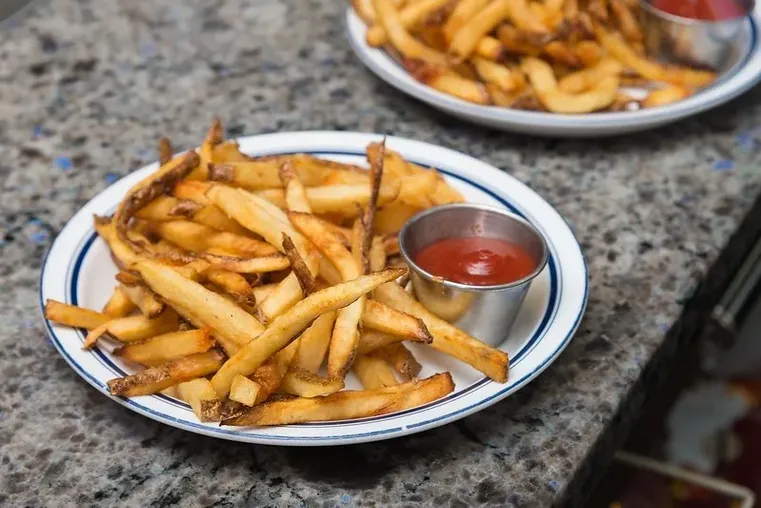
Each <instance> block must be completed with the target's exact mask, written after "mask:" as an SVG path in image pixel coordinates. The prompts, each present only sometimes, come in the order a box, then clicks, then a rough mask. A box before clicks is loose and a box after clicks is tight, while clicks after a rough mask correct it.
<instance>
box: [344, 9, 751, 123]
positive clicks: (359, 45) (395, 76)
mask: <svg viewBox="0 0 761 508" xmlns="http://www.w3.org/2000/svg"><path fill="white" fill-rule="evenodd" d="M760 20H761V2H759V3H757V5H756V8H755V10H754V11H753V14H752V16H750V17H748V19H747V20H746V21H745V24H744V25H743V29H742V32H741V33H740V34H739V35H738V36H737V40H736V50H735V54H733V55H732V56H731V58H730V65H729V68H728V69H727V70H726V71H725V72H724V73H723V74H722V76H721V77H720V78H719V79H718V80H717V81H716V83H714V84H713V85H712V86H710V87H708V88H706V89H705V90H702V91H700V92H698V93H697V94H695V95H694V96H692V97H690V98H688V99H685V100H683V101H679V102H677V103H674V104H669V105H667V106H662V107H658V108H650V109H643V110H638V111H625V112H617V113H591V114H585V115H560V114H556V113H544V112H536V111H521V110H517V109H509V108H501V107H496V106H480V105H477V104H472V103H470V102H466V101H464V100H461V99H458V98H456V97H452V96H451V95H447V94H444V93H442V92H439V91H437V90H434V89H433V88H430V87H429V86H426V85H424V84H422V83H420V82H418V81H416V80H415V79H414V78H412V76H410V75H409V74H408V73H407V71H406V70H405V69H404V68H402V67H401V66H400V65H399V64H398V63H397V62H396V61H395V60H394V59H393V58H391V57H390V56H389V55H388V53H386V52H385V51H384V50H383V49H377V48H372V47H370V46H368V45H367V42H366V40H365V33H366V32H367V27H366V25H365V23H364V22H363V21H362V20H361V19H360V18H359V16H357V15H356V13H355V12H354V11H353V9H351V8H349V9H347V11H346V33H347V37H348V38H349V42H350V43H351V47H352V49H353V50H354V52H355V53H356V54H357V56H358V57H359V58H360V60H362V62H363V63H364V64H365V65H366V66H367V67H369V68H370V70H371V71H373V72H374V73H375V74H377V75H378V76H379V77H380V78H381V79H383V80H384V81H386V82H387V83H388V84H390V85H391V86H393V87H395V88H398V89H399V90H401V91H402V92H404V93H406V94H408V95H411V96H413V97H415V98H416V99H418V100H421V101H423V102H425V103H427V104H429V105H431V106H433V107H435V108H437V109H440V110H442V111H445V112H447V113H449V114H451V115H454V116H456V117H458V118H461V119H463V120H468V121H470V122H474V123H477V124H482V125H486V126H489V127H494V128H496V129H501V130H506V131H511V132H519V133H523V134H534V135H539V136H559V137H599V136H611V135H616V134H625V133H628V132H636V131H641V130H645V129H651V128H653V127H658V126H661V125H665V124H668V123H671V122H675V121H677V120H680V119H682V118H685V117H688V116H692V115H695V114H697V113H700V112H701V111H706V110H708V109H711V108H713V107H716V106H718V105H719V104H723V103H725V102H727V101H729V100H731V99H733V98H735V97H737V96H738V95H740V94H742V93H743V92H745V91H747V90H748V89H750V88H751V87H752V86H753V85H755V84H756V83H757V82H758V81H759V79H761V48H759V41H758V37H757V32H758V26H759V21H760Z"/></svg>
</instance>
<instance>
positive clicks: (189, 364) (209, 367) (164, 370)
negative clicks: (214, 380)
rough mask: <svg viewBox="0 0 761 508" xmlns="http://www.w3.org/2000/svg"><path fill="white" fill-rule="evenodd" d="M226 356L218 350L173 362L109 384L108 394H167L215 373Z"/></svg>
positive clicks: (124, 395) (112, 380)
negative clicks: (167, 391) (187, 382)
mask: <svg viewBox="0 0 761 508" xmlns="http://www.w3.org/2000/svg"><path fill="white" fill-rule="evenodd" d="M225 358H226V356H225V354H224V353H223V352H222V351H220V350H218V349H210V350H209V351H206V352H204V353H196V354H194V355H190V356H186V357H185V358H180V359H179V360H172V361H171V362H167V363H165V364H162V365H159V366H158V367H151V368H149V369H145V370H144V371H141V372H138V373H137V374H132V375H130V376H126V377H123V378H116V379H111V380H110V381H108V383H107V385H108V390H109V391H110V392H111V394H112V395H116V396H121V397H135V396H138V395H150V394H152V393H158V392H160V391H161V390H165V389H166V388H169V387H170V386H174V385H176V384H179V383H182V382H183V381H189V380H191V379H195V378H198V377H202V376H206V375H209V374H211V373H213V372H216V371H217V370H218V369H219V368H220V367H221V366H222V364H223V363H224V361H225Z"/></svg>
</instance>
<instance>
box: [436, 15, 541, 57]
mask: <svg viewBox="0 0 761 508" xmlns="http://www.w3.org/2000/svg"><path fill="white" fill-rule="evenodd" d="M522 1H523V0H511V1H508V0H491V1H490V2H489V4H488V5H487V6H486V7H484V8H483V9H481V10H480V11H478V14H476V15H475V16H473V17H472V18H470V19H469V20H468V21H467V22H466V23H465V24H464V25H463V26H462V27H460V29H459V30H457V32H455V33H454V35H453V36H452V41H451V42H450V44H449V54H450V55H452V56H453V57H454V58H457V59H459V60H465V59H466V58H468V57H469V56H470V55H471V53H473V51H474V50H475V49H476V46H478V43H479V41H480V40H481V39H482V38H483V37H484V36H486V35H487V34H488V33H489V32H491V31H492V30H493V29H494V28H496V27H497V26H498V25H499V24H500V23H502V22H503V21H504V20H505V19H507V18H508V17H509V16H511V15H513V10H514V7H512V6H511V2H512V3H518V2H522ZM542 28H543V27H542Z"/></svg>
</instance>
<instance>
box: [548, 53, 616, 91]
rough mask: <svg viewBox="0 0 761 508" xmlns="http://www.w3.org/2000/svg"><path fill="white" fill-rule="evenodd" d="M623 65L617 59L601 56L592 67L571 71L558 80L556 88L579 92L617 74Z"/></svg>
mask: <svg viewBox="0 0 761 508" xmlns="http://www.w3.org/2000/svg"><path fill="white" fill-rule="evenodd" d="M623 70H624V67H623V65H621V63H620V62H619V61H618V60H615V59H613V58H603V59H602V60H600V62H599V63H598V64H597V65H595V66H594V67H589V68H587V69H584V70H581V71H576V72H572V73H571V74H568V75H567V76H564V77H563V78H562V79H561V80H560V81H558V88H559V89H560V91H562V92H565V93H570V94H574V93H580V92H583V91H585V90H589V89H590V88H594V86H595V85H596V84H597V83H599V82H600V81H601V80H602V79H604V78H606V77H608V76H618V75H619V74H620V73H621V72H623Z"/></svg>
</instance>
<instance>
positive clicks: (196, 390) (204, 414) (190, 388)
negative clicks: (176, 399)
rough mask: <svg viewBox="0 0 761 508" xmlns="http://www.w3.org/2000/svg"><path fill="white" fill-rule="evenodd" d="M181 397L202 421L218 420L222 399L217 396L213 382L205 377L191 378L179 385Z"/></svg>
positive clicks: (178, 390) (178, 389)
mask: <svg viewBox="0 0 761 508" xmlns="http://www.w3.org/2000/svg"><path fill="white" fill-rule="evenodd" d="M177 393H178V394H179V395H180V398H181V399H182V400H184V401H185V402H187V403H188V404H190V407H191V408H193V413H195V415H196V417H198V419H199V420H201V421H202V422H218V421H219V420H220V408H221V405H222V401H220V400H219V399H218V398H217V394H216V393H215V392H214V388H212V386H211V383H210V382H209V380H208V379H205V378H196V379H191V380H190V381H185V382H184V383H180V384H178V385H177Z"/></svg>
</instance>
